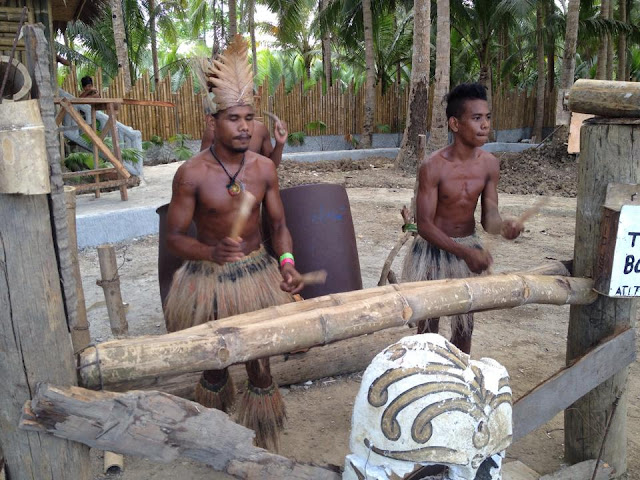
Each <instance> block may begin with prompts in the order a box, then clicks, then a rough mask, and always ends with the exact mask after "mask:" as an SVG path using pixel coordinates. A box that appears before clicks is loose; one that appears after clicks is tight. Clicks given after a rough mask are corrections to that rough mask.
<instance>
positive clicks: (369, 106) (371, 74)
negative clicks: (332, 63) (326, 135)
mask: <svg viewBox="0 0 640 480" xmlns="http://www.w3.org/2000/svg"><path fill="white" fill-rule="evenodd" d="M362 21H363V23H364V54H365V63H366V72H367V80H366V83H365V93H364V121H363V122H362V136H361V138H360V145H359V147H360V148H371V142H372V137H373V121H374V114H375V109H376V70H375V68H376V67H375V57H374V49H373V15H372V13H371V0H362Z"/></svg>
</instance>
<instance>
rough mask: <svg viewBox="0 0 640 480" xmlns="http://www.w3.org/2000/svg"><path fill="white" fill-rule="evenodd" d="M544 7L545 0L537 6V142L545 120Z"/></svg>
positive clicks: (535, 126) (534, 131)
mask: <svg viewBox="0 0 640 480" xmlns="http://www.w3.org/2000/svg"><path fill="white" fill-rule="evenodd" d="M544 8H545V5H544V3H543V2H537V6H536V37H537V50H538V51H537V58H538V62H537V63H538V82H537V88H536V115H535V120H534V123H533V138H534V140H535V141H536V142H540V141H541V140H542V124H543V120H544V91H545V88H544V86H545V73H546V71H545V70H546V69H545V63H544V31H543V29H544Z"/></svg>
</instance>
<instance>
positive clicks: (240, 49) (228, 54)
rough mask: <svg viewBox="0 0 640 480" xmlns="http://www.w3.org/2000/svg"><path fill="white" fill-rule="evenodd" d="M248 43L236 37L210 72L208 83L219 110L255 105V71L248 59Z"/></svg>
mask: <svg viewBox="0 0 640 480" xmlns="http://www.w3.org/2000/svg"><path fill="white" fill-rule="evenodd" d="M247 52H248V47H247V42H246V41H245V40H244V38H242V36H240V35H236V36H235V37H234V38H233V41H232V42H231V43H230V44H229V46H228V47H227V49H226V50H225V51H224V53H222V54H221V55H220V56H219V57H218V59H217V60H212V61H211V65H210V67H209V70H208V74H207V77H208V83H209V84H211V85H213V88H212V91H213V94H214V96H215V102H216V104H217V107H218V110H225V109H227V108H229V107H235V106H238V105H253V70H252V68H251V65H249V61H248V58H247Z"/></svg>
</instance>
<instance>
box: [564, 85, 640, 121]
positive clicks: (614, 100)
mask: <svg viewBox="0 0 640 480" xmlns="http://www.w3.org/2000/svg"><path fill="white" fill-rule="evenodd" d="M569 110H571V111H572V112H578V113H591V114H594V115H599V116H601V117H618V118H619V117H636V118H637V117H640V83H638V82H617V81H616V82H613V81H607V80H586V79H580V80H577V81H576V83H574V84H573V87H571V91H570V92H569Z"/></svg>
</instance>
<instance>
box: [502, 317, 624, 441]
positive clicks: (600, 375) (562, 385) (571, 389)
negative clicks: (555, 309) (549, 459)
mask: <svg viewBox="0 0 640 480" xmlns="http://www.w3.org/2000/svg"><path fill="white" fill-rule="evenodd" d="M635 359H636V331H635V329H629V330H625V331H624V332H622V333H620V334H618V335H616V336H614V337H613V338H611V339H609V340H607V341H604V342H603V343H601V344H600V345H598V346H597V347H596V348H594V349H593V350H592V351H590V352H589V353H587V354H585V355H584V356H583V357H581V358H580V359H578V360H577V361H576V362H575V363H574V364H572V365H571V366H569V367H566V368H564V369H562V370H560V371H559V372H557V373H556V374H555V375H553V376H552V377H550V378H548V379H547V380H545V381H544V382H542V383H541V384H540V385H538V386H537V387H535V388H533V389H532V390H531V391H529V392H528V393H526V394H525V395H523V396H522V397H520V398H519V399H518V400H517V401H516V402H515V403H514V405H513V441H514V442H515V441H516V440H518V439H520V438H522V437H524V436H525V435H527V434H528V433H529V432H532V431H533V430H535V429H536V428H538V427H541V426H542V425H544V424H545V423H547V422H548V421H550V420H551V419H552V418H553V417H555V416H556V415H557V414H558V413H560V412H562V411H563V410H564V409H566V408H567V407H568V406H569V405H571V404H572V403H573V402H575V401H576V400H578V399H579V398H580V397H582V396H583V395H585V394H586V393H588V392H589V391H591V390H593V389H594V388H596V387H597V386H598V385H600V384H601V383H602V382H604V381H605V380H607V379H609V378H611V376H612V375H614V374H616V373H618V372H619V371H620V370H622V369H623V368H624V367H626V366H628V365H630V364H631V363H632V362H633V361H634V360H635Z"/></svg>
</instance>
